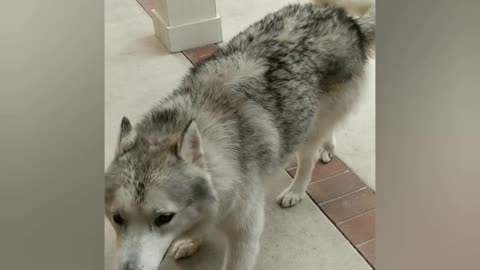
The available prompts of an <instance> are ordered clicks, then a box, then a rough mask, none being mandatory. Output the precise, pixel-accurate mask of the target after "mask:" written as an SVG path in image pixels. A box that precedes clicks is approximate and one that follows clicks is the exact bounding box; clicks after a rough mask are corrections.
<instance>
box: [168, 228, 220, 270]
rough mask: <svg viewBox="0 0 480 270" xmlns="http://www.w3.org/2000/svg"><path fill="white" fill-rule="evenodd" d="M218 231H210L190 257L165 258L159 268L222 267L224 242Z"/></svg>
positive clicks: (207, 269) (193, 269)
mask: <svg viewBox="0 0 480 270" xmlns="http://www.w3.org/2000/svg"><path fill="white" fill-rule="evenodd" d="M219 235H221V233H219V232H213V233H210V234H209V235H208V237H207V239H206V240H205V242H204V243H203V244H202V246H201V247H200V249H199V250H198V252H197V253H195V254H194V255H193V256H192V257H189V258H186V259H181V260H175V259H173V257H172V256H168V257H167V258H165V261H164V262H163V263H162V265H160V268H159V270H187V269H188V270H216V269H222V264H223V257H224V253H225V242H224V239H223V238H221V237H220V236H219Z"/></svg>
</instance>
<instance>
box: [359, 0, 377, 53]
mask: <svg viewBox="0 0 480 270" xmlns="http://www.w3.org/2000/svg"><path fill="white" fill-rule="evenodd" d="M358 25H360V29H361V30H362V32H363V34H364V35H365V37H366V38H367V40H368V43H370V44H372V43H374V42H375V28H376V20H375V4H373V5H372V6H370V8H369V9H368V11H367V13H365V14H364V15H363V16H361V17H360V18H358Z"/></svg>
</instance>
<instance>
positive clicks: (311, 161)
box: [277, 121, 335, 208]
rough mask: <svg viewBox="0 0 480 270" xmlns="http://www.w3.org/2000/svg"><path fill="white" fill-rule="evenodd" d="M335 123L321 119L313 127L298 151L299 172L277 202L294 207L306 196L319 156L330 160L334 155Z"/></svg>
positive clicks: (326, 160)
mask: <svg viewBox="0 0 480 270" xmlns="http://www.w3.org/2000/svg"><path fill="white" fill-rule="evenodd" d="M332 131H333V124H332V123H331V122H330V121H319V122H318V123H316V125H315V126H314V127H313V128H312V130H311V131H310V133H309V135H308V136H307V139H306V140H305V142H304V143H303V144H302V145H300V147H299V149H298V151H297V161H298V166H297V172H296V173H295V177H294V179H293V182H292V183H291V184H290V186H288V188H286V189H285V190H284V191H283V192H282V193H281V194H280V195H279V196H278V198H277V203H278V204H279V205H280V206H281V207H284V208H287V207H293V206H295V205H296V204H297V203H299V202H300V201H301V200H302V199H303V198H305V196H306V194H305V190H306V189H307V186H308V184H309V183H310V177H311V176H312V171H313V168H314V167H315V163H316V162H317V160H318V159H319V158H321V159H322V161H323V162H329V161H330V160H331V158H332V156H333V153H334V148H335V139H334V138H333V135H332V134H333V133H332Z"/></svg>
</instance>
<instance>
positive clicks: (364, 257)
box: [307, 194, 375, 269]
mask: <svg viewBox="0 0 480 270" xmlns="http://www.w3.org/2000/svg"><path fill="white" fill-rule="evenodd" d="M307 195H308V197H309V198H310V200H312V201H313V202H314V203H315V205H316V206H317V209H318V210H319V211H320V212H321V213H322V214H323V215H324V216H325V217H326V218H327V219H328V220H329V221H330V223H331V224H332V225H333V226H334V227H335V228H336V229H337V231H338V232H339V233H340V234H341V235H342V236H343V237H344V238H345V239H346V240H347V241H348V243H350V246H352V247H353V249H355V251H357V253H358V254H359V255H360V256H361V257H362V258H363V260H365V262H366V263H367V264H368V265H369V266H370V267H371V268H372V269H375V266H374V265H373V264H372V263H370V261H369V260H368V259H367V257H366V256H365V255H363V253H362V252H361V251H360V249H359V247H357V246H356V245H354V244H353V242H352V240H350V238H349V237H348V236H347V235H346V234H345V233H344V232H343V231H342V230H340V228H339V227H338V225H337V223H335V221H333V220H332V219H331V218H330V217H329V216H328V215H327V213H325V212H324V211H323V209H322V208H321V207H320V206H319V205H318V204H317V202H316V201H315V199H314V198H313V197H312V196H310V194H307Z"/></svg>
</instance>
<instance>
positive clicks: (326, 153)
mask: <svg viewBox="0 0 480 270" xmlns="http://www.w3.org/2000/svg"><path fill="white" fill-rule="evenodd" d="M334 155H335V153H334V151H333V150H322V154H321V156H320V160H321V161H322V162H323V163H329V162H330V161H331V160H332V158H333V156H334Z"/></svg>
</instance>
